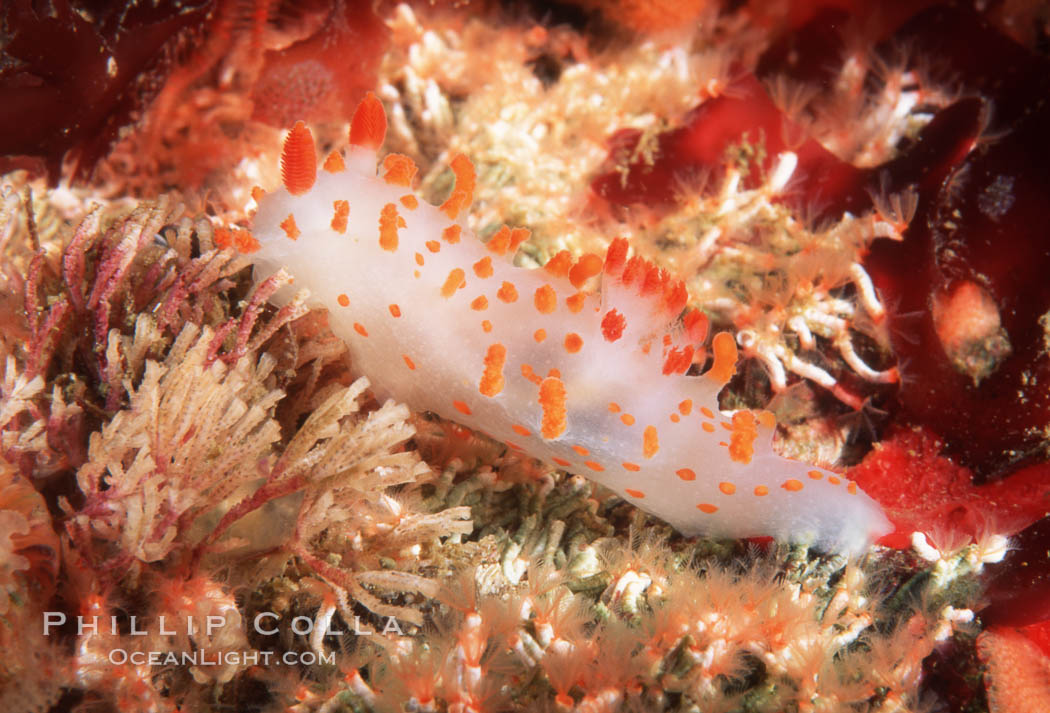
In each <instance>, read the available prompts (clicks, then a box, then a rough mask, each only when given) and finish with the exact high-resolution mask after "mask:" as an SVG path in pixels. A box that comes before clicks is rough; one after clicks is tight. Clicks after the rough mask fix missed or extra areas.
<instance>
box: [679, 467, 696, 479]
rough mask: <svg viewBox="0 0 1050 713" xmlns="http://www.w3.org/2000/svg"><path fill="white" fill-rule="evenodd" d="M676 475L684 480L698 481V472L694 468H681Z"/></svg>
mask: <svg viewBox="0 0 1050 713" xmlns="http://www.w3.org/2000/svg"><path fill="white" fill-rule="evenodd" d="M675 475H677V476H678V477H679V478H681V479H682V480H696V472H695V471H694V470H693V469H692V468H679V469H678V470H676V471H675Z"/></svg>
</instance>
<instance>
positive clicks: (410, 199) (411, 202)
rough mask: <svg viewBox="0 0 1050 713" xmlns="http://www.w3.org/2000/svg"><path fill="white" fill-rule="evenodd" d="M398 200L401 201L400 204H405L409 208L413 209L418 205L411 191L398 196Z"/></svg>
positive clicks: (417, 200)
mask: <svg viewBox="0 0 1050 713" xmlns="http://www.w3.org/2000/svg"><path fill="white" fill-rule="evenodd" d="M398 200H400V201H401V205H403V206H405V207H406V208H408V209H409V210H415V209H416V208H418V207H419V199H418V198H416V197H415V196H414V195H412V194H411V193H407V194H405V195H403V196H401V198H399V199H398Z"/></svg>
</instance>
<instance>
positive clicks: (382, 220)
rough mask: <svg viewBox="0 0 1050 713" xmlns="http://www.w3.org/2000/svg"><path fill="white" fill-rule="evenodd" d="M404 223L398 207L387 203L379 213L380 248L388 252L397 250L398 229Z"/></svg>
mask: <svg viewBox="0 0 1050 713" xmlns="http://www.w3.org/2000/svg"><path fill="white" fill-rule="evenodd" d="M403 222H404V218H402V217H401V216H400V215H398V213H397V206H396V205H395V204H393V203H387V204H386V205H385V206H383V210H382V211H380V213H379V246H380V247H381V248H383V249H384V250H386V251H388V252H394V251H396V250H397V244H398V239H397V229H398V227H400V224H401V223H403Z"/></svg>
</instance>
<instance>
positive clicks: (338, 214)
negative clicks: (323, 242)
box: [332, 201, 350, 235]
mask: <svg viewBox="0 0 1050 713" xmlns="http://www.w3.org/2000/svg"><path fill="white" fill-rule="evenodd" d="M332 208H333V209H334V213H333V215H332V230H334V231H335V232H337V233H339V234H340V235H342V234H343V233H345V232H346V224H347V220H348V219H349V217H350V203H349V202H347V201H335V202H333V203H332Z"/></svg>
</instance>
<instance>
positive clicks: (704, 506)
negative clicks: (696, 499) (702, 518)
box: [696, 503, 718, 515]
mask: <svg viewBox="0 0 1050 713" xmlns="http://www.w3.org/2000/svg"><path fill="white" fill-rule="evenodd" d="M696 509H697V510H699V511H700V512H706V513H707V514H708V515H710V514H711V513H714V512H718V506H717V505H712V504H711V503H700V504H699V505H697V506H696Z"/></svg>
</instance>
